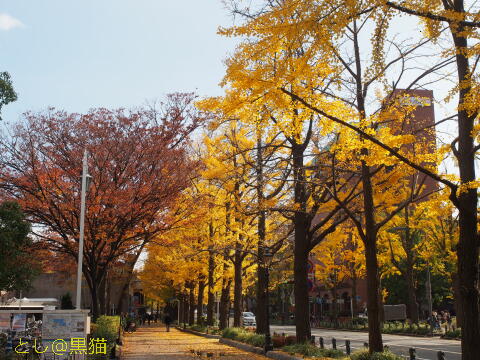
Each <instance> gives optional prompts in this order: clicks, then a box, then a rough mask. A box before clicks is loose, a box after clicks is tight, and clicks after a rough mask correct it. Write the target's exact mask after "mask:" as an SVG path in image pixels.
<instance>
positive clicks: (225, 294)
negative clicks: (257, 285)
mask: <svg viewBox="0 0 480 360" xmlns="http://www.w3.org/2000/svg"><path fill="white" fill-rule="evenodd" d="M231 286H232V279H228V278H225V277H224V278H223V279H222V295H221V296H220V323H219V327H220V329H221V330H223V329H225V328H227V327H228V312H229V305H230V287H231Z"/></svg>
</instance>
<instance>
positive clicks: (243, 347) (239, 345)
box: [219, 338, 265, 355]
mask: <svg viewBox="0 0 480 360" xmlns="http://www.w3.org/2000/svg"><path fill="white" fill-rule="evenodd" d="M219 342H220V344H225V345H228V346H232V347H235V348H237V349H240V350H243V351H248V352H251V353H254V354H259V355H265V351H264V350H263V349H262V348H259V347H256V346H252V345H248V344H244V343H242V342H239V341H235V340H231V339H225V338H220V340H219Z"/></svg>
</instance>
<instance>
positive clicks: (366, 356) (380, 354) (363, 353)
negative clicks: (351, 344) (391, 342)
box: [350, 350, 404, 360]
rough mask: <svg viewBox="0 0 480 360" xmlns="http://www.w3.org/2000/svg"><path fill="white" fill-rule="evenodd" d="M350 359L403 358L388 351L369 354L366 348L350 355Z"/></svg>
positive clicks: (390, 359) (389, 359) (392, 359)
mask: <svg viewBox="0 0 480 360" xmlns="http://www.w3.org/2000/svg"><path fill="white" fill-rule="evenodd" d="M350 359H351V360H404V359H403V358H402V357H401V356H398V355H395V354H393V353H392V352H390V351H384V352H376V353H372V354H370V353H369V352H368V350H360V351H356V352H354V353H353V354H352V355H350Z"/></svg>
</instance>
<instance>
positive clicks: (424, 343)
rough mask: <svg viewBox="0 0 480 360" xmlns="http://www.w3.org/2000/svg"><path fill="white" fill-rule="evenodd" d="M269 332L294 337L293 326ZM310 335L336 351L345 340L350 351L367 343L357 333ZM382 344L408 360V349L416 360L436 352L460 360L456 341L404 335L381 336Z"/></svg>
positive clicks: (314, 331) (432, 356) (324, 331)
mask: <svg viewBox="0 0 480 360" xmlns="http://www.w3.org/2000/svg"><path fill="white" fill-rule="evenodd" d="M271 331H272V332H276V333H279V334H281V333H285V334H290V335H294V334H295V326H275V325H272V326H271ZM312 335H314V336H315V340H316V341H317V343H318V339H319V337H320V336H321V337H323V339H324V343H325V347H327V348H331V347H332V338H335V339H336V340H337V349H340V350H345V340H350V347H351V348H352V351H354V350H355V349H361V348H363V344H364V343H365V342H368V334H367V333H366V332H358V331H342V330H327V329H312ZM383 344H384V345H388V347H389V348H390V350H391V351H392V352H394V353H395V354H398V355H403V356H404V357H406V358H407V359H408V354H409V353H408V349H409V348H411V347H413V348H415V349H416V355H417V359H418V360H437V352H438V351H443V352H444V353H445V359H446V360H460V359H461V354H462V352H461V348H460V341H458V340H443V339H440V338H439V337H433V338H431V337H414V336H405V335H389V334H383Z"/></svg>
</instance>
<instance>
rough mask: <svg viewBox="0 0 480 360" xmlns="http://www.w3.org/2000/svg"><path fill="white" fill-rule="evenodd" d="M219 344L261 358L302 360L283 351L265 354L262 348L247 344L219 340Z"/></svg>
mask: <svg viewBox="0 0 480 360" xmlns="http://www.w3.org/2000/svg"><path fill="white" fill-rule="evenodd" d="M219 342H220V343H221V344H224V345H228V346H231V347H234V348H237V349H240V350H243V351H247V352H251V353H254V354H259V355H263V356H265V357H267V358H270V359H276V360H304V359H303V358H299V357H296V356H293V355H290V354H287V353H285V352H283V351H268V352H267V353H266V354H265V351H264V350H263V349H262V348H259V347H256V346H252V345H248V344H244V343H242V342H239V341H235V340H231V339H225V338H221V339H220V341H219Z"/></svg>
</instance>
